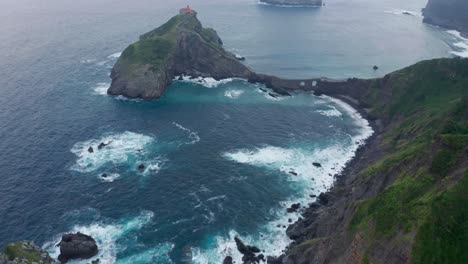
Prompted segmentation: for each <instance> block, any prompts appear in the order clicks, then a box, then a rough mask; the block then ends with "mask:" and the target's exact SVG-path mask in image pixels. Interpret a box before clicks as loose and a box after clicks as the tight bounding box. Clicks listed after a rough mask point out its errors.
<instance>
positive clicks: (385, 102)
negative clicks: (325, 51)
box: [269, 59, 468, 264]
mask: <svg viewBox="0 0 468 264" xmlns="http://www.w3.org/2000/svg"><path fill="white" fill-rule="evenodd" d="M349 82H351V83H350V85H349V86H348V87H346V85H343V84H338V85H330V84H328V86H327V87H320V85H319V87H318V88H317V89H316V90H315V93H316V94H327V95H330V96H334V97H338V98H347V99H348V100H351V101H353V102H354V105H355V106H357V107H360V108H361V110H362V111H363V112H364V113H365V114H366V115H367V116H368V118H370V119H371V120H373V124H374V127H375V130H376V135H375V136H374V137H373V138H372V139H371V140H370V141H369V143H368V145H367V147H366V148H364V149H362V150H361V151H360V153H359V155H358V158H357V159H355V160H354V161H353V162H352V164H351V165H350V166H349V167H348V169H347V171H346V172H345V173H344V174H343V175H342V176H341V177H340V178H339V179H338V182H337V185H336V186H335V187H334V188H333V189H332V190H331V192H330V193H328V194H327V195H326V196H327V198H328V199H327V200H328V203H326V204H323V203H321V204H319V203H314V204H312V205H311V206H310V208H309V209H307V210H306V211H305V212H304V213H303V215H304V219H303V220H301V221H299V222H297V223H295V224H294V225H292V226H290V227H289V228H288V231H287V232H288V235H289V236H290V237H291V238H292V239H293V240H295V243H293V244H292V245H291V246H290V248H289V250H288V251H287V253H286V255H285V256H283V257H282V258H280V259H279V260H277V261H276V262H273V261H272V263H284V264H301V263H356V264H360V263H468V252H467V251H466V248H465V247H466V245H467V244H468V232H467V230H468V229H467V228H468V207H467V206H466V204H467V203H468V195H467V190H468V60H467V59H440V60H432V61H425V62H421V63H418V64H416V65H414V66H411V67H409V68H406V69H403V70H400V71H397V72H394V73H392V74H389V75H387V76H385V77H384V78H381V79H375V80H350V81H349ZM355 84H359V85H355ZM350 98H351V99H350ZM269 263H270V262H269Z"/></svg>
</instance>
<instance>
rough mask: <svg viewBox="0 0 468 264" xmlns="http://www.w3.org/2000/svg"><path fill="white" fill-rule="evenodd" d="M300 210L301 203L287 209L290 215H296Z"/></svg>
mask: <svg viewBox="0 0 468 264" xmlns="http://www.w3.org/2000/svg"><path fill="white" fill-rule="evenodd" d="M299 208H301V204H300V203H295V204H292V205H291V207H289V208H288V209H287V212H288V213H294V212H296V211H297V210H299Z"/></svg>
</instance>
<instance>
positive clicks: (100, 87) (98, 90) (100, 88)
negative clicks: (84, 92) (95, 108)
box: [93, 82, 111, 95]
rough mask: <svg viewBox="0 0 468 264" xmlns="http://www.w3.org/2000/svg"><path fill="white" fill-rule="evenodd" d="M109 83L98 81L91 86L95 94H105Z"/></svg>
mask: <svg viewBox="0 0 468 264" xmlns="http://www.w3.org/2000/svg"><path fill="white" fill-rule="evenodd" d="M110 85H111V84H110V83H104V82H101V83H98V84H96V86H95V87H94V88H93V90H94V93H95V94H99V95H107V90H109V87H110Z"/></svg>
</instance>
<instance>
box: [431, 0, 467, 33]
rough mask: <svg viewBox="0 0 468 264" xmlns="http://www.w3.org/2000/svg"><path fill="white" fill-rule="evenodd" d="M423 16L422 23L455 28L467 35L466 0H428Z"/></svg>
mask: <svg viewBox="0 0 468 264" xmlns="http://www.w3.org/2000/svg"><path fill="white" fill-rule="evenodd" d="M423 16H424V23H428V24H432V25H436V26H440V27H444V28H447V29H455V30H458V31H460V32H461V33H462V34H463V35H464V36H468V1H467V0H429V2H428V3H427V5H426V7H425V8H424V9H423Z"/></svg>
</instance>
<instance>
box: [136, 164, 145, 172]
mask: <svg viewBox="0 0 468 264" xmlns="http://www.w3.org/2000/svg"><path fill="white" fill-rule="evenodd" d="M145 168H146V167H145V165H144V164H140V165H138V170H139V171H144V170H145Z"/></svg>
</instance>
